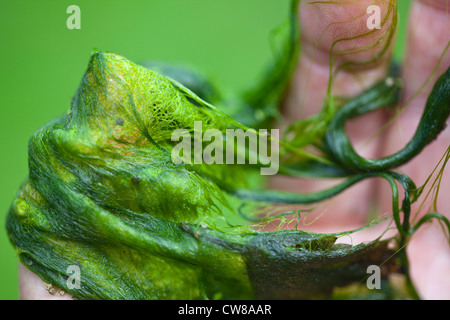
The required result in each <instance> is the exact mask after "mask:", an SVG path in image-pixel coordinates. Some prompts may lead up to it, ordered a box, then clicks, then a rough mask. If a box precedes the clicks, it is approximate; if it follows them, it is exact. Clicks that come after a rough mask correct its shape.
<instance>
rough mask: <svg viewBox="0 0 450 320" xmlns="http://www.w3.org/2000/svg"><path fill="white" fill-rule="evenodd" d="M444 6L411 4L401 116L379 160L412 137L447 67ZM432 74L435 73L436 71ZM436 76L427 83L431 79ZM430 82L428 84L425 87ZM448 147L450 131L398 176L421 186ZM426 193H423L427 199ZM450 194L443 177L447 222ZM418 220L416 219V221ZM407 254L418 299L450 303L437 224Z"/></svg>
mask: <svg viewBox="0 0 450 320" xmlns="http://www.w3.org/2000/svg"><path fill="white" fill-rule="evenodd" d="M449 4H450V1H448V0H428V1H425V0H420V1H414V2H413V4H412V7H411V14H410V18H409V35H408V43H407V50H406V56H405V64H404V66H403V79H404V80H403V82H404V96H403V99H404V102H405V103H406V102H408V104H407V106H406V108H405V109H404V111H403V112H402V114H401V115H400V116H399V117H398V118H397V119H396V120H395V121H394V122H393V123H392V125H391V126H390V127H389V130H388V131H387V133H386V135H385V139H384V140H385V141H387V142H388V143H386V144H385V146H384V150H383V154H384V155H388V154H392V153H394V152H397V151H398V150H400V149H401V148H403V147H404V146H405V145H406V144H407V143H408V141H409V140H410V139H411V137H412V136H413V134H414V132H415V130H416V128H417V125H418V123H419V121H420V117H421V115H422V112H423V109H424V107H425V104H426V100H427V97H428V95H429V94H430V91H431V89H432V86H433V84H434V83H435V81H436V78H437V77H438V76H439V75H441V74H442V73H443V72H444V70H446V69H447V68H448V67H449V66H450V53H449V52H447V53H446V54H445V55H442V54H443V52H444V50H445V48H446V46H447V44H448V41H450V16H449V12H448V10H449ZM435 70H436V71H435ZM433 72H435V73H434V75H433V76H432V77H430V76H431V75H432V74H433ZM427 80H428V82H427ZM449 145H450V130H448V129H447V130H445V131H443V132H442V133H441V134H440V136H439V137H438V139H437V140H435V141H434V142H433V143H431V144H430V145H429V146H427V147H426V148H425V150H424V151H422V153H421V154H420V155H418V156H417V157H416V158H414V159H413V160H412V161H410V162H409V163H408V164H406V165H405V166H403V167H401V168H400V169H401V171H402V172H404V173H405V174H406V175H408V176H410V177H411V178H412V180H413V181H414V182H415V183H416V185H417V186H418V187H420V186H422V185H423V184H424V183H425V181H426V180H427V178H428V177H429V175H430V174H431V173H432V171H433V169H434V168H435V166H437V164H438V162H439V160H440V159H441V157H442V156H443V154H444V153H445V151H446V150H447V148H448V146H449ZM432 182H433V180H432V181H431V182H430V183H432ZM379 190H380V191H379V194H380V195H381V197H380V200H379V201H380V203H383V204H384V208H385V209H387V208H388V207H389V206H390V205H391V204H390V197H391V195H390V192H389V190H387V189H386V188H383V186H381V185H380V189H379ZM427 190H428V189H426V191H425V192H424V193H423V195H425V194H426V193H427ZM449 193H450V172H449V170H448V168H447V170H445V171H444V173H443V177H442V179H441V184H440V196H439V197H438V201H437V209H438V211H439V213H441V214H443V215H447V217H450V205H449V202H448V199H447V195H448V194H449ZM423 198H424V197H423V196H422V197H421V198H420V199H419V201H418V202H417V203H416V204H415V205H414V206H413V207H412V215H416V214H418V217H420V216H421V215H423V214H425V213H426V212H429V211H430V210H433V207H432V205H433V204H432V202H431V200H432V198H431V197H430V198H429V200H428V201H427V202H426V205H424V206H423V208H424V209H423V210H421V211H419V208H420V206H421V205H422V199H423ZM416 220H417V219H416ZM408 253H409V258H410V265H411V275H412V279H413V282H414V283H415V284H416V286H417V289H418V291H419V294H420V296H421V297H422V298H424V299H449V298H450V296H449V295H450V279H448V277H445V276H443V275H444V274H445V273H446V271H445V270H448V269H449V268H450V250H448V241H447V239H446V238H445V235H444V232H443V230H442V229H441V228H440V226H439V225H438V224H437V223H436V222H435V223H433V224H431V225H429V226H425V227H423V229H420V230H419V232H418V233H417V234H416V235H414V236H413V238H412V240H411V242H410V244H409V247H408Z"/></svg>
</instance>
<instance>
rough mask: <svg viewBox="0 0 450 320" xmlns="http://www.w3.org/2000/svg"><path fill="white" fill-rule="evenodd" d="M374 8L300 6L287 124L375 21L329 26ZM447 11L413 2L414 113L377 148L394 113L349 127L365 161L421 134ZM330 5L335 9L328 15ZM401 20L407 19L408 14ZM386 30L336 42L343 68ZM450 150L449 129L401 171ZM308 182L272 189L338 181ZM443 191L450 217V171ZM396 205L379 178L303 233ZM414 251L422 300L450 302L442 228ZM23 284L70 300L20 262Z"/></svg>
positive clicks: (38, 293)
mask: <svg viewBox="0 0 450 320" xmlns="http://www.w3.org/2000/svg"><path fill="white" fill-rule="evenodd" d="M338 2H339V1H338ZM346 2H348V1H346ZM387 2H388V1H385V0H382V1H379V2H378V3H377V4H378V5H379V6H380V7H381V10H382V15H384V14H385V12H386V8H387V5H386V4H387ZM371 4H373V1H367V0H359V1H352V2H350V3H348V4H343V5H342V6H339V8H340V9H339V10H335V9H336V8H337V7H336V6H333V7H330V6H328V7H324V6H322V7H321V6H320V5H310V4H308V3H307V2H302V3H301V5H300V6H301V8H300V9H301V14H300V26H301V30H302V35H301V37H302V41H303V42H302V43H303V50H302V54H301V56H300V60H299V64H298V68H297V70H296V72H295V75H294V79H293V81H292V84H291V87H290V90H289V92H288V95H287V97H286V100H285V104H284V107H283V113H284V116H285V118H286V119H287V120H288V121H294V120H296V119H299V118H301V117H306V116H309V115H311V114H314V113H317V112H318V111H319V110H320V108H321V106H322V102H323V100H324V97H325V95H326V90H327V85H328V77H329V64H328V63H329V61H328V57H329V51H330V48H331V44H332V43H333V41H335V40H336V39H339V38H341V37H342V36H345V37H349V36H350V37H351V36H352V35H357V34H361V33H364V32H367V26H366V18H365V17H368V16H367V15H366V16H363V18H361V19H359V20H357V21H354V22H351V23H349V24H347V25H345V24H344V25H343V26H344V27H342V26H339V24H335V25H332V26H331V27H328V28H327V29H326V32H325V33H324V35H325V36H324V37H322V38H321V33H322V32H323V31H324V29H325V28H326V27H327V26H328V25H329V24H330V23H331V22H333V21H346V20H348V19H350V18H351V17H355V16H361V15H364V14H365V11H366V9H367V7H368V6H369V5H371ZM448 6H449V1H448V0H428V1H426V0H415V1H414V2H413V4H412V9H411V15H410V17H409V31H408V43H407V49H406V54H405V59H404V65H403V66H402V78H403V82H404V95H403V101H408V100H409V99H410V98H411V97H412V96H413V95H415V96H414V99H413V100H411V103H410V104H409V106H408V108H407V110H406V111H405V112H403V113H402V114H401V115H400V116H399V117H398V118H397V120H396V121H395V122H394V123H393V124H392V125H391V126H389V127H388V128H386V130H383V132H382V133H381V135H378V136H377V139H375V140H371V141H370V143H367V140H368V139H369V138H370V137H372V136H373V134H374V133H375V132H377V130H378V129H379V128H380V127H382V125H383V124H384V123H386V121H387V119H389V118H390V117H391V116H392V115H393V114H392V112H391V113H389V112H386V111H377V112H375V113H370V114H368V115H365V116H363V117H360V118H358V119H357V120H355V121H351V123H349V125H348V127H347V130H348V132H349V135H350V138H351V140H352V142H353V144H354V146H355V149H356V150H357V151H358V152H359V154H361V155H362V156H364V157H381V156H386V155H389V154H392V153H393V152H396V151H398V150H400V149H401V148H402V147H403V146H404V145H405V144H406V143H407V141H408V140H409V138H410V137H411V136H412V134H413V133H414V131H415V128H416V126H417V124H418V122H419V119H420V116H421V112H422V110H423V108H424V105H425V101H426V98H427V96H428V95H429V93H430V91H431V86H432V84H433V83H434V81H435V77H434V78H432V79H431V80H430V82H429V85H427V86H425V87H424V88H423V90H421V91H420V93H419V94H417V95H416V93H417V92H418V89H419V88H420V87H421V86H422V84H423V83H424V82H425V81H426V79H427V78H428V77H429V76H430V74H431V73H432V70H433V69H434V68H435V66H436V65H437V62H438V60H439V57H440V55H441V54H442V52H443V50H444V48H445V46H446V45H447V43H448V41H449V40H450V14H449V13H447V12H446V10H447V9H448V8H447V7H448ZM323 8H334V10H333V9H331V10H329V11H327V10H323ZM324 12H326V14H324ZM401 18H402V19H406V18H405V17H401ZM388 21H390V20H388ZM400 23H404V22H402V21H401V22H400ZM385 28H388V25H387V26H383V27H382V29H381V30H380V32H376V33H374V35H373V36H370V37H365V38H364V39H355V40H350V41H346V42H345V43H344V42H341V43H340V44H339V45H337V46H336V47H335V49H334V51H333V52H334V54H335V57H336V65H339V64H340V63H343V62H346V61H349V60H352V61H355V60H356V61H364V60H367V59H370V58H371V57H373V56H375V55H377V53H378V52H380V49H381V47H380V46H375V47H373V48H372V49H370V50H365V51H364V52H361V53H357V54H354V55H350V56H349V55H345V52H346V50H347V49H349V48H355V47H361V46H363V47H367V46H371V45H372V44H374V43H377V41H378V40H379V39H380V35H381V34H383V31H386V30H387V29H385ZM346 32H347V33H346ZM391 49H392V48H391ZM390 51H391V50H389V52H388V53H387V54H386V55H385V56H383V58H381V59H379V60H377V61H376V62H375V63H371V64H369V65H366V66H364V67H359V68H355V69H352V70H351V71H349V70H347V71H344V72H341V73H340V74H339V75H338V77H337V78H336V80H335V86H334V87H333V94H334V95H337V96H344V97H345V96H354V95H355V94H358V93H359V92H361V91H363V90H364V89H365V88H367V87H368V86H370V85H371V84H373V83H374V82H376V81H377V80H379V79H382V78H383V77H384V76H385V74H386V70H387V67H388V64H389V62H390V59H389V53H390ZM449 65H450V54H449V53H447V54H446V55H445V57H444V58H443V61H442V63H441V65H440V68H439V71H438V72H437V74H441V73H442V72H443V71H444V70H446V69H447V68H448V67H449ZM449 145H450V130H448V129H447V130H445V131H444V132H443V133H442V134H441V136H440V137H439V139H438V140H436V141H435V142H433V143H432V144H431V145H429V146H428V147H427V148H426V149H425V150H424V152H422V153H421V154H420V155H419V156H418V157H416V158H415V159H413V160H412V161H411V162H410V163H408V164H407V165H405V166H403V167H401V168H400V170H401V171H402V172H404V173H405V174H407V175H409V176H410V177H411V178H412V179H413V181H415V182H416V184H417V185H418V186H420V185H422V184H423V183H424V182H425V180H426V179H427V177H428V175H429V174H430V173H431V170H432V168H434V166H435V165H436V164H437V163H438V161H439V160H440V158H441V157H442V155H443V154H444V152H445V150H446V149H447V147H448V146H449ZM424 164H425V165H424ZM424 168H426V170H424ZM305 181H306V180H302V179H292V178H289V179H287V178H283V177H275V178H273V179H272V181H271V187H272V188H274V189H279V190H286V191H296V192H312V191H315V190H319V189H323V188H324V187H327V186H330V185H334V184H335V183H336V182H335V181H328V180H313V181H311V180H308V181H307V183H305ZM440 192H441V197H440V198H439V201H438V204H437V205H438V209H439V212H440V213H441V214H443V215H446V216H447V217H449V218H450V205H449V204H448V202H446V201H445V200H446V199H445V196H443V195H445V194H449V193H450V173H448V170H447V172H446V173H445V174H444V177H443V179H442V183H441V191H440ZM374 204H377V207H376V208H374V207H373V206H374ZM391 205H392V202H391V194H390V188H389V187H387V185H386V182H385V181H381V180H379V179H371V180H366V181H364V182H362V183H359V184H357V185H356V186H354V187H352V188H349V189H348V190H346V191H345V192H344V193H343V194H341V195H339V196H338V197H336V198H334V199H332V200H330V201H328V202H326V203H325V204H324V205H323V207H322V210H318V211H322V212H323V211H324V210H326V209H327V208H328V209H330V206H332V211H333V212H332V214H326V215H323V216H320V217H309V218H310V220H309V222H311V221H312V220H313V219H315V218H318V219H317V220H315V222H314V224H312V225H309V223H306V221H303V223H304V225H303V226H302V229H303V230H311V231H315V232H339V231H346V230H350V229H355V228H357V227H361V226H363V225H365V224H366V223H367V221H368V212H370V211H371V210H374V211H376V212H390V211H391ZM414 208H417V206H414V207H413V210H412V212H413V213H414V212H415V211H414ZM372 218H373V217H371V218H370V219H372ZM385 227H386V226H385V225H384V226H383V225H380V226H379V227H378V228H374V229H373V230H370V231H369V232H364V233H361V234H357V235H355V236H354V237H353V243H358V242H360V241H364V240H367V239H369V238H373V236H374V235H377V234H379V232H380V230H381V231H383V230H384V228H385ZM408 254H409V258H410V265H411V275H412V278H413V281H414V283H415V285H416V287H417V290H418V292H419V295H420V296H421V297H422V298H423V299H450V278H449V277H448V276H446V274H447V272H448V270H449V268H450V250H448V241H447V240H446V239H445V237H444V235H443V232H442V229H441V228H440V227H439V225H438V224H436V223H431V224H427V225H426V226H424V227H423V228H422V229H420V231H419V232H418V233H417V234H416V235H415V236H414V237H413V239H412V240H411V242H410V244H409V247H408ZM19 287H20V298H21V299H24V300H28V299H52V300H60V299H71V296H70V295H68V294H64V295H62V296H58V295H51V294H50V293H49V292H48V290H47V289H46V286H45V284H44V283H43V282H42V280H40V278H39V277H37V276H36V275H35V274H33V273H32V272H30V271H29V270H28V269H27V268H25V267H23V266H21V265H20V266H19Z"/></svg>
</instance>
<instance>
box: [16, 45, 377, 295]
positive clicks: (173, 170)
mask: <svg viewBox="0 0 450 320" xmlns="http://www.w3.org/2000/svg"><path fill="white" fill-rule="evenodd" d="M196 119H199V120H202V121H203V123H204V124H207V125H206V126H207V127H208V126H210V127H214V128H226V127H227V124H226V122H225V121H224V118H223V117H221V116H220V115H217V113H216V112H213V111H212V110H210V109H207V108H204V107H199V106H198V105H196V104H195V103H192V102H191V100H190V99H188V97H186V95H185V93H183V92H181V91H180V90H179V88H177V87H176V86H175V85H173V84H172V82H171V81H170V80H168V79H166V78H165V77H164V76H162V75H160V74H158V73H156V72H153V71H151V70H148V69H146V68H144V67H142V66H139V65H136V64H134V63H132V62H130V61H128V60H126V59H125V58H123V57H120V56H118V55H115V54H109V53H102V52H98V53H95V54H94V55H93V56H92V58H91V61H90V64H89V68H88V70H87V72H86V75H85V77H84V78H83V81H82V84H81V86H80V88H79V89H78V91H77V93H76V95H75V98H74V99H73V104H72V107H71V109H70V110H69V112H68V113H67V114H66V115H64V116H62V117H60V118H59V119H56V120H54V121H52V122H51V123H49V124H47V125H46V126H45V127H43V128H42V129H40V130H39V131H38V132H36V134H35V135H34V136H33V137H32V138H31V141H30V144H29V158H30V161H29V163H30V173H29V178H28V180H27V182H26V183H25V184H24V185H23V187H22V188H21V190H20V192H19V194H18V196H17V199H16V200H15V201H14V204H13V206H12V208H11V211H10V214H9V217H8V222H7V228H8V232H9V236H10V239H11V241H12V243H13V245H14V246H15V248H16V249H17V252H18V253H19V258H20V260H21V261H22V263H23V264H24V265H26V266H27V267H29V268H30V269H31V270H32V271H33V272H35V273H36V274H38V275H39V276H40V277H41V278H42V279H43V280H45V281H46V282H49V283H51V284H53V285H55V286H58V287H60V288H62V289H63V290H65V291H67V292H69V293H70V294H72V295H73V296H75V297H77V298H84V299H215V298H223V299H252V298H298V297H315V296H323V295H327V294H330V293H331V290H332V288H333V287H334V286H335V285H345V284H348V283H351V282H352V281H355V280H356V281H358V280H361V279H362V278H363V277H364V275H365V270H366V265H367V262H368V257H369V256H370V254H369V253H372V256H376V257H377V259H372V260H373V261H370V263H373V264H376V263H381V262H382V261H381V260H380V259H382V257H383V255H379V254H378V255H377V254H373V253H374V252H375V253H376V252H379V251H380V252H383V251H385V250H384V249H385V245H386V243H384V242H373V243H370V244H362V245H358V246H354V247H351V246H348V247H347V246H344V247H342V246H333V244H334V242H335V240H336V239H337V237H338V236H339V235H322V234H313V233H307V232H302V231H281V232H276V233H273V232H268V233H264V232H257V231H253V230H250V229H242V228H232V227H230V226H227V227H224V226H223V225H222V226H221V224H220V222H221V221H222V220H224V219H225V220H227V219H228V220H230V219H232V218H233V215H235V216H236V218H237V217H238V214H237V210H236V208H235V207H233V201H231V200H230V199H229V198H230V195H228V194H227V193H226V192H224V191H222V190H221V188H219V187H218V186H217V185H216V184H215V183H214V182H212V179H210V177H211V175H212V172H215V173H216V177H215V178H216V179H222V180H223V181H225V182H226V181H233V184H234V185H240V186H241V187H246V186H248V185H249V184H251V182H249V181H246V175H245V174H244V173H245V172H244V171H242V169H241V168H239V167H238V166H233V167H231V168H227V171H226V172H227V174H226V176H225V175H224V174H223V172H222V171H221V170H215V171H213V170H211V169H210V168H208V167H207V166H206V165H202V166H186V165H174V164H173V163H172V161H171V158H170V152H168V150H170V147H171V143H172V142H171V141H170V134H171V132H172V131H173V130H174V129H176V128H190V127H192V123H193V121H194V120H196ZM203 166H205V167H206V168H205V169H204V171H203V169H202V168H201V167H203ZM224 167H225V166H224ZM247 180H250V179H247ZM369 260H370V259H369ZM71 265H77V266H79V268H80V270H81V287H80V288H79V289H76V288H75V289H70V288H68V287H67V279H68V278H69V276H70V275H71V274H70V273H68V271H67V270H68V267H69V266H71ZM351 270H358V271H357V272H350V271H351ZM350 274H351V275H350Z"/></svg>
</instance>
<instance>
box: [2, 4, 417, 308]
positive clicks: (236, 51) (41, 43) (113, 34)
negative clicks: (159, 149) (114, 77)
mask: <svg viewBox="0 0 450 320" xmlns="http://www.w3.org/2000/svg"><path fill="white" fill-rule="evenodd" d="M72 4H76V5H78V6H79V7H80V9H81V30H69V29H67V27H66V20H67V18H68V17H69V14H67V13H66V9H67V7H68V6H70V5H72ZM409 4H410V1H409V0H401V1H399V6H400V29H399V36H398V43H397V48H396V56H397V57H400V56H401V54H402V50H403V47H404V43H405V39H406V36H405V30H406V25H407V11H408V8H409ZM288 6H289V0H146V1H144V0H120V1H119V0H89V1H88V0H85V1H63V0H45V1H44V0H29V1H23V0H15V1H8V2H6V1H4V0H2V1H1V6H0V35H1V38H0V39H1V41H0V43H1V51H0V72H1V77H0V144H1V145H0V152H1V155H0V170H1V171H0V177H1V182H2V183H0V221H1V228H0V257H1V258H0V259H1V263H0V299H2V300H4V299H17V298H18V289H17V259H16V254H15V252H14V251H13V249H12V247H11V246H10V244H9V241H8V238H7V235H6V232H5V228H4V224H5V219H6V215H7V212H8V209H9V206H10V204H11V202H12V200H13V198H14V196H15V194H16V192H17V190H18V188H19V187H20V185H21V183H22V182H23V181H24V179H25V178H26V176H27V172H28V169H27V143H28V139H29V138H30V136H31V135H32V134H33V132H35V131H36V130H37V129H38V128H40V127H41V126H42V125H43V124H45V123H46V122H48V121H50V120H51V119H53V118H55V117H57V116H59V115H61V114H62V113H64V112H65V111H66V110H67V109H68V108H69V106H70V101H71V98H72V95H73V94H74V93H75V91H76V89H77V87H78V85H79V83H80V80H81V78H82V76H83V74H84V72H85V70H86V67H87V63H88V60H89V57H90V54H91V52H92V51H93V50H96V49H99V50H104V51H110V52H114V53H117V54H120V55H123V56H125V57H127V58H128V59H130V60H132V61H135V62H140V61H143V60H146V59H154V60H164V61H172V62H183V63H187V64H189V65H193V66H197V67H198V68H200V69H201V70H204V71H205V72H206V73H207V74H208V75H209V76H211V77H212V78H214V79H217V80H218V81H219V82H220V83H222V84H223V85H224V86H226V87H228V88H231V89H233V90H242V89H244V88H245V87H246V86H248V85H249V84H251V83H252V81H254V80H255V79H256V78H257V77H258V75H259V74H260V72H261V71H262V69H263V67H264V65H265V62H267V61H268V60H269V59H270V56H271V55H270V54H271V51H270V45H269V34H270V32H271V31H272V30H273V29H274V28H276V27H277V26H278V25H279V24H280V23H282V22H283V21H284V19H285V17H286V13H287V10H288Z"/></svg>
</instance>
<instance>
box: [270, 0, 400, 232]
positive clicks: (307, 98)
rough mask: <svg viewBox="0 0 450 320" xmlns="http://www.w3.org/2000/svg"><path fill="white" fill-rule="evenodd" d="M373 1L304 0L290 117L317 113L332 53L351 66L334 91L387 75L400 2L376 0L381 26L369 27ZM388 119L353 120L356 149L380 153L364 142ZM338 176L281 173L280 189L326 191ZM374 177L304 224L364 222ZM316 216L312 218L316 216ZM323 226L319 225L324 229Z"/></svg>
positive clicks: (348, 93) (350, 90) (349, 91)
mask: <svg viewBox="0 0 450 320" xmlns="http://www.w3.org/2000/svg"><path fill="white" fill-rule="evenodd" d="M373 4H374V1H372V0H370V1H369V0H363V1H334V2H330V1H314V2H307V1H302V2H301V5H300V28H301V44H302V51H301V55H300V60H299V63H298V68H297V70H296V72H295V74H294V77H293V81H292V84H291V87H290V90H289V93H288V96H287V99H286V101H285V105H284V109H283V114H284V118H285V121H286V122H293V121H295V120H297V119H299V118H305V117H308V116H310V115H312V114H316V113H318V112H319V111H320V110H321V107H322V104H323V102H324V100H325V98H326V95H327V89H328V83H329V77H330V63H329V61H330V59H329V57H330V54H331V56H332V57H333V70H336V69H337V68H338V67H339V66H342V65H346V66H347V67H345V68H344V69H342V70H341V71H340V72H339V73H338V74H337V76H336V77H335V78H334V80H333V86H332V94H333V95H334V96H343V97H353V96H355V95H356V94H358V93H360V92H362V91H363V90H364V89H365V88H367V87H368V86H370V85H371V84H373V83H374V82H376V81H378V80H379V79H381V78H383V77H385V76H386V73H387V69H388V67H389V62H390V52H391V49H392V46H391V45H390V43H391V42H393V41H392V40H393V39H391V36H392V34H391V32H392V30H393V23H394V19H395V12H396V1H388V0H382V1H376V2H375V4H377V5H378V6H379V8H380V18H381V19H380V20H381V21H382V23H381V28H380V29H369V28H368V19H369V18H370V17H371V14H367V9H368V7H369V6H370V5H373ZM383 121H384V118H383V115H382V113H375V114H373V113H372V114H369V115H367V116H363V117H360V118H359V119H358V120H357V121H352V122H350V123H349V124H348V127H347V132H348V134H349V136H350V139H351V141H352V143H353V145H354V147H355V149H356V150H357V151H358V153H360V154H361V155H362V156H365V157H371V158H372V157H375V156H377V155H378V153H379V147H380V146H379V144H377V143H372V144H370V145H368V146H366V145H364V148H363V147H362V145H363V144H364V143H365V142H366V141H367V139H368V138H369V137H370V136H371V135H372V134H373V133H374V132H376V130H377V129H378V128H379V127H381V125H382V123H383ZM336 183H337V181H328V180H313V181H311V180H308V181H305V180H298V179H287V178H283V177H275V178H273V179H272V183H271V186H272V187H273V188H276V189H282V190H289V191H295V192H302V193H309V192H313V191H318V190H322V189H324V188H327V187H329V186H331V185H334V184H336ZM373 189H374V181H373V180H367V181H364V182H362V183H359V184H358V185H356V186H353V187H352V188H349V189H347V190H346V191H345V192H344V193H343V194H342V195H340V196H339V197H336V198H333V199H332V200H331V201H330V203H329V204H327V205H326V207H324V208H323V209H318V210H317V212H318V214H320V213H321V212H325V211H326V213H325V214H324V215H323V217H321V218H320V219H319V220H317V221H315V222H314V223H313V224H311V225H310V226H303V227H304V229H309V230H313V231H320V229H322V228H325V227H326V225H329V224H330V223H331V224H332V225H333V227H334V228H335V231H344V230H348V229H349V228H350V227H358V226H361V225H362V224H364V223H365V222H366V221H367V216H368V213H369V211H370V210H371V204H372V203H373V197H374V192H373ZM311 220H313V218H310V221H311ZM318 228H319V229H318Z"/></svg>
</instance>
